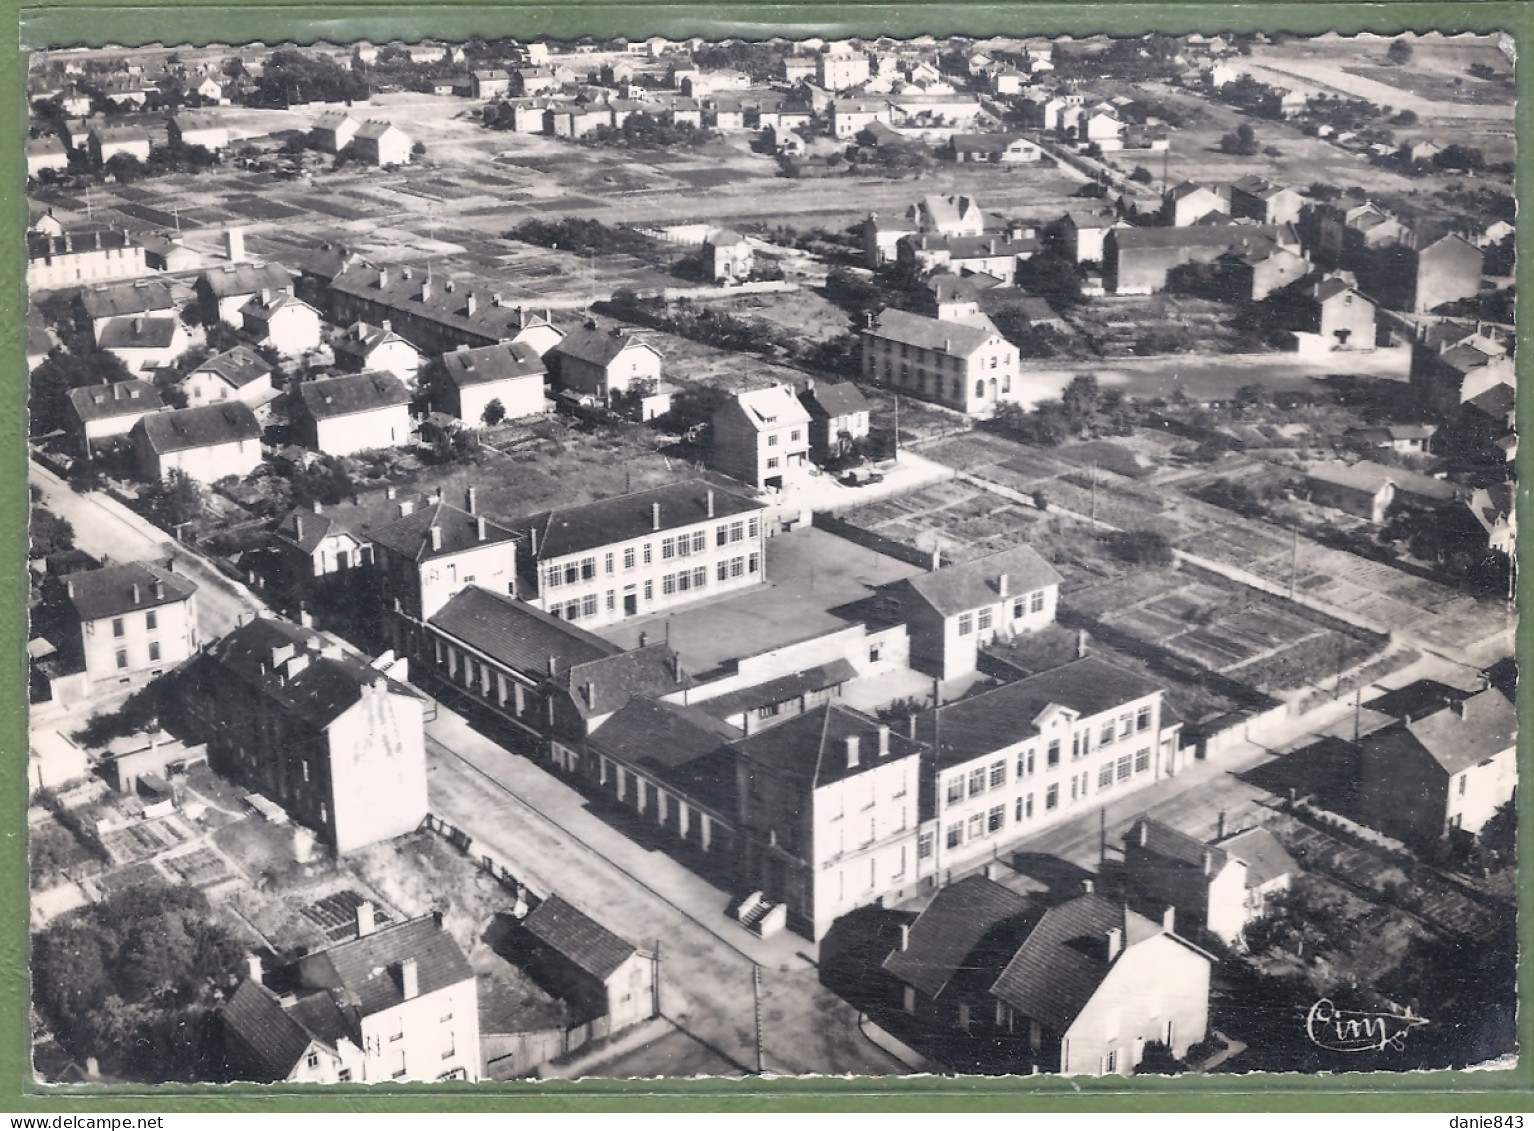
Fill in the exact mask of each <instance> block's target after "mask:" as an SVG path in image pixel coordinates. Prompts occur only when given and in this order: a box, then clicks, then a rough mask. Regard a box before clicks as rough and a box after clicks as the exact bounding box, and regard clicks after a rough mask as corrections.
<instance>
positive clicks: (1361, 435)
mask: <svg viewBox="0 0 1534 1131" xmlns="http://www.w3.org/2000/svg"><path fill="white" fill-rule="evenodd" d="M1437 433H1438V425H1436V424H1381V425H1377V426H1375V427H1372V428H1349V429H1348V430H1347V432H1346V435H1348V436H1351V437H1354V438H1356V439H1358V440H1361V441H1363V442H1364V443H1366V444H1370V445H1372V446H1373V447H1376V448H1380V449H1383V450H1386V451H1392V452H1400V453H1401V454H1402V455H1425V454H1426V453H1427V451H1428V448H1429V446H1430V445H1431V444H1432V440H1433V437H1434V436H1435V435H1437Z"/></svg>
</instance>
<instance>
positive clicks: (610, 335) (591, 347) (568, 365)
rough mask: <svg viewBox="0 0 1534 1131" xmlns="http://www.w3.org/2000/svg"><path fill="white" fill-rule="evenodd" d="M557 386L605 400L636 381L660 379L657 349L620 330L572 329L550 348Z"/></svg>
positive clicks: (626, 389) (580, 394)
mask: <svg viewBox="0 0 1534 1131" xmlns="http://www.w3.org/2000/svg"><path fill="white" fill-rule="evenodd" d="M550 357H551V358H552V365H553V369H554V374H555V376H556V377H558V379H559V383H560V385H561V386H562V387H563V388H565V389H567V390H569V391H570V392H572V393H575V394H577V395H579V396H587V397H593V398H595V399H596V400H598V401H601V402H603V403H606V402H607V400H608V399H609V398H610V397H611V396H612V394H614V393H624V392H628V391H629V388H630V386H632V385H633V384H634V382H636V381H646V382H652V383H654V384H659V382H660V365H661V356H660V352H659V351H658V350H656V349H655V347H653V346H651V345H649V344H647V343H645V342H642V341H640V340H639V339H638V338H633V337H630V336H629V335H628V334H626V333H624V332H623V331H622V330H619V329H616V328H614V329H612V330H598V329H597V328H596V327H595V326H592V325H589V324H588V325H587V326H585V327H584V328H582V329H579V330H572V331H570V332H569V333H568V334H566V335H565V336H564V337H563V338H562V339H560V341H559V344H558V345H556V346H554V347H553V349H552V350H551V351H550Z"/></svg>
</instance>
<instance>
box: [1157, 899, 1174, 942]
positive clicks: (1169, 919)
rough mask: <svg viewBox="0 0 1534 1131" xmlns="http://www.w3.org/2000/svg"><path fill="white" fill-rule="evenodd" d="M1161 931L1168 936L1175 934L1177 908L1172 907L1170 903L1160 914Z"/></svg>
mask: <svg viewBox="0 0 1534 1131" xmlns="http://www.w3.org/2000/svg"><path fill="white" fill-rule="evenodd" d="M1161 929H1162V930H1163V931H1165V932H1166V933H1167V934H1169V935H1173V934H1176V933H1177V908H1175V907H1173V906H1172V905H1171V904H1170V903H1169V904H1167V905H1166V910H1165V911H1163V912H1162V913H1161Z"/></svg>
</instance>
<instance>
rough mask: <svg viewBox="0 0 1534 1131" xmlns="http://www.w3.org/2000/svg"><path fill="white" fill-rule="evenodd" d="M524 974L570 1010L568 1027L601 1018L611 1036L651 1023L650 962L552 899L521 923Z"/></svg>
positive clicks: (653, 1002) (654, 1001)
mask: <svg viewBox="0 0 1534 1131" xmlns="http://www.w3.org/2000/svg"><path fill="white" fill-rule="evenodd" d="M522 931H523V933H524V935H525V937H526V938H527V940H528V941H529V942H530V944H531V945H530V946H529V947H528V950H529V955H528V967H529V972H530V973H531V974H532V975H533V976H534V978H536V979H537V980H538V981H539V983H540V984H542V985H543V986H544V987H545V988H546V989H548V990H549V991H550V992H552V993H553V994H554V995H555V996H556V997H558V998H559V999H560V1000H562V1001H565V1002H567V1003H569V1005H570V1006H571V1007H572V1011H573V1016H572V1018H571V1019H572V1021H573V1022H574V1023H575V1024H577V1025H580V1024H585V1023H586V1022H588V1021H594V1020H596V1019H597V1018H599V1017H606V1018H607V1020H608V1023H609V1026H610V1028H609V1032H611V1033H617V1032H620V1031H621V1030H623V1029H627V1028H628V1027H629V1026H630V1025H634V1024H636V1023H638V1022H640V1021H644V1020H646V1019H647V1018H650V1017H654V1016H655V1014H656V1011H657V1004H658V1000H659V999H658V998H657V997H656V993H657V986H656V984H655V968H656V962H655V958H654V956H652V955H649V954H644V953H642V952H641V951H640V950H639V948H638V947H636V946H634V945H633V944H632V943H630V942H627V941H625V940H624V939H622V938H619V937H618V936H617V935H615V934H613V932H611V931H609V930H608V929H607V928H606V927H604V926H602V924H600V923H598V922H597V921H596V920H595V919H592V918H591V917H590V916H588V915H585V914H583V913H582V912H580V911H579V910H577V909H576V908H575V907H573V906H572V905H571V904H569V903H566V902H565V901H564V900H563V899H561V898H560V897H559V896H557V895H552V896H550V897H549V898H548V899H546V900H544V901H543V902H542V903H540V904H539V905H538V906H537V907H536V908H535V909H534V910H533V911H532V912H531V913H530V914H529V915H528V916H527V918H525V919H523V920H522Z"/></svg>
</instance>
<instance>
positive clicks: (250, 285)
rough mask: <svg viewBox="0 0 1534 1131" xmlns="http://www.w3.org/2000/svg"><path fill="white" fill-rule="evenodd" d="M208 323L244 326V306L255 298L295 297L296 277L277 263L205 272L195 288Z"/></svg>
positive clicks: (223, 266) (222, 267)
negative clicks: (286, 295) (289, 295)
mask: <svg viewBox="0 0 1534 1131" xmlns="http://www.w3.org/2000/svg"><path fill="white" fill-rule="evenodd" d="M192 286H193V289H194V290H196V292H197V299H198V301H199V302H200V303H201V304H202V316H203V321H204V322H205V323H209V324H211V323H214V322H224V323H227V324H228V325H230V326H235V327H241V328H243V327H244V325H245V314H244V307H245V304H246V303H248V302H250V300H251V299H253V298H259V297H262V296H266V297H267V300H268V301H269V300H270V297H271V296H273V295H279V294H292V293H293V276H292V274H291V273H290V272H289V271H288V269H287V268H286V267H283V266H281V265H279V264H276V263H225V264H221V265H220V266H218V267H214V268H212V269H211V270H208V271H204V272H203V273H202V274H201V275H199V276H198V277H197V281H196V282H195V283H193V284H192Z"/></svg>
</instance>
